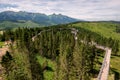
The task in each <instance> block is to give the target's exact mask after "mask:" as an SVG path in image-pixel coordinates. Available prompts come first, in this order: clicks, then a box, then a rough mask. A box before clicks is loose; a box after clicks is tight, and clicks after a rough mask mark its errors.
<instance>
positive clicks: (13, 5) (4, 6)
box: [0, 3, 18, 8]
mask: <svg viewBox="0 0 120 80" xmlns="http://www.w3.org/2000/svg"><path fill="white" fill-rule="evenodd" d="M7 7H13V8H16V7H18V6H17V5H15V4H1V3H0V8H7Z"/></svg>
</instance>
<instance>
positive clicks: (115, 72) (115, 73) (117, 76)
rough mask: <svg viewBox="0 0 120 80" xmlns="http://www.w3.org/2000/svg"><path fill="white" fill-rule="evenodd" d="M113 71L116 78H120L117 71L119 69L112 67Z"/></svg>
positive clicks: (119, 79)
mask: <svg viewBox="0 0 120 80" xmlns="http://www.w3.org/2000/svg"><path fill="white" fill-rule="evenodd" d="M111 71H112V72H113V73H114V75H115V76H114V80H120V73H119V72H117V69H115V68H111Z"/></svg>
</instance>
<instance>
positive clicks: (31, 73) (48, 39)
mask: <svg viewBox="0 0 120 80" xmlns="http://www.w3.org/2000/svg"><path fill="white" fill-rule="evenodd" d="M69 28H72V26H70V25H59V27H58V25H57V26H52V27H45V28H18V29H16V30H14V31H10V30H7V31H5V32H4V33H3V36H1V40H2V41H4V40H11V42H12V43H13V45H11V47H10V48H11V52H10V55H11V56H10V55H9V53H7V54H6V55H5V56H7V58H6V57H3V60H2V65H3V66H4V67H5V69H6V78H7V79H8V80H16V79H17V80H44V79H45V78H44V77H45V76H44V71H45V70H47V69H46V67H47V64H46V65H45V66H43V65H40V64H39V63H38V61H37V59H36V56H37V55H39V56H42V57H46V58H48V59H50V60H52V61H55V62H56V70H55V71H54V77H53V80H90V78H91V77H92V76H93V74H94V73H95V72H94V69H95V67H96V66H95V64H96V63H97V60H96V57H97V55H98V53H103V51H102V50H98V49H96V48H95V46H91V45H89V42H92V41H94V42H96V43H98V44H100V45H104V46H108V47H112V48H113V52H114V53H115V52H117V51H118V46H119V45H118V41H115V40H113V39H111V38H110V39H107V38H104V37H102V36H101V35H98V34H96V33H94V32H91V31H88V30H85V29H82V28H78V27H74V28H76V29H78V30H79V32H78V34H77V36H78V40H77V41H76V40H75V39H74V35H73V34H72V33H71V29H69ZM48 29H50V30H49V31H47V30H48ZM42 31H43V32H42ZM40 32H41V34H40V35H38V36H37V37H36V38H35V40H34V41H32V37H33V36H35V35H37V34H39V33H40ZM81 40H85V41H86V42H87V43H86V44H83V43H81ZM113 45H114V46H115V47H113ZM116 45H117V46H116ZM114 48H115V49H114ZM6 60H7V62H6ZM9 66H10V67H9Z"/></svg>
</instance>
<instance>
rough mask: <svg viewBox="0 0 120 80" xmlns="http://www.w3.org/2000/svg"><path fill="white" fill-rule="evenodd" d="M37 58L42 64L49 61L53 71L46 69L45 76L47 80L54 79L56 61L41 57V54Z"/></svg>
mask: <svg viewBox="0 0 120 80" xmlns="http://www.w3.org/2000/svg"><path fill="white" fill-rule="evenodd" d="M36 57H37V60H38V62H39V64H40V65H44V63H45V62H46V61H47V62H48V65H47V66H48V67H49V68H51V69H52V71H50V70H45V71H44V78H45V80H53V78H54V71H55V62H53V61H51V60H49V59H47V58H45V57H41V56H36Z"/></svg>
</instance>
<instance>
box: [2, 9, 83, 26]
mask: <svg viewBox="0 0 120 80" xmlns="http://www.w3.org/2000/svg"><path fill="white" fill-rule="evenodd" d="M18 20H25V21H33V22H35V23H38V24H42V25H45V26H49V25H56V24H66V23H71V22H76V21H83V20H78V19H75V18H71V17H68V16H66V15H62V14H51V15H46V14H43V13H31V12H25V11H19V12H14V11H4V12H1V13H0V21H14V22H16V21H18Z"/></svg>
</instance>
